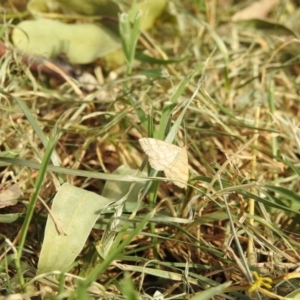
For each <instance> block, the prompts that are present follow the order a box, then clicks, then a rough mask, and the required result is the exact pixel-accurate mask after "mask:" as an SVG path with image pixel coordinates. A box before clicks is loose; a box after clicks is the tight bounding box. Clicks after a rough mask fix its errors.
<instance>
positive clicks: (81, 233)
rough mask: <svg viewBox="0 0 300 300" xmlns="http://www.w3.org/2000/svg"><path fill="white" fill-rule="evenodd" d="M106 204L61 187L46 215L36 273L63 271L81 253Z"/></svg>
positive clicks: (103, 201) (104, 200) (97, 197)
mask: <svg viewBox="0 0 300 300" xmlns="http://www.w3.org/2000/svg"><path fill="white" fill-rule="evenodd" d="M110 203H112V201H111V200H108V199H106V198H104V197H102V196H99V195H97V194H95V193H92V192H89V191H85V190H83V189H81V188H78V187H74V186H71V185H70V184H68V183H65V184H63V185H62V186H61V187H60V189H59V190H58V192H57V194H56V196H55V198H54V199H53V204H52V208H51V215H52V216H50V214H49V216H48V219H47V224H46V229H45V237H44V242H43V246H42V250H41V254H40V260H39V263H38V271H37V273H38V274H42V273H46V272H51V271H54V270H59V271H66V270H67V268H68V267H69V266H70V265H71V264H72V263H73V262H74V260H75V258H76V257H77V256H78V254H79V253H80V251H81V250H82V248H83V246H84V243H85V241H86V239H87V237H88V235H89V234H90V231H91V229H92V228H93V226H94V224H95V222H96V220H97V219H98V217H99V215H100V213H101V211H102V210H103V209H104V208H105V207H107V206H108V205H109V204H110ZM53 218H54V220H55V223H54V222H53ZM62 250H63V251H62Z"/></svg>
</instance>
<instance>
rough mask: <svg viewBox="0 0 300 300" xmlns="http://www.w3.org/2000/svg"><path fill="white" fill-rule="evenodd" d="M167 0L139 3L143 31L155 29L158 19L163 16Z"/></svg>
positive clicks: (148, 0)
mask: <svg viewBox="0 0 300 300" xmlns="http://www.w3.org/2000/svg"><path fill="white" fill-rule="evenodd" d="M166 4H167V0H146V1H139V3H138V4H137V9H138V10H140V11H141V14H142V15H141V30H144V31H146V30H149V29H150V28H152V27H153V25H154V22H155V21H156V19H157V18H158V17H159V16H160V15H161V14H162V12H163V11H164V9H165V7H166Z"/></svg>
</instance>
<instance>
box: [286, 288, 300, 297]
mask: <svg viewBox="0 0 300 300" xmlns="http://www.w3.org/2000/svg"><path fill="white" fill-rule="evenodd" d="M284 299H287V300H300V289H297V290H295V291H293V292H291V293H290V294H288V295H286V296H285V297H284Z"/></svg>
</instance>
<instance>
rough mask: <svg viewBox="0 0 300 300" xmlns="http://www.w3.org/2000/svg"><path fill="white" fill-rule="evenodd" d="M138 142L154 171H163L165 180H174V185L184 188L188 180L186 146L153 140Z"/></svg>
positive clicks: (146, 139)
mask: <svg viewBox="0 0 300 300" xmlns="http://www.w3.org/2000/svg"><path fill="white" fill-rule="evenodd" d="M139 142H140V144H141V146H142V148H143V150H144V152H145V153H146V154H147V155H148V157H149V163H150V165H151V167H152V168H153V169H154V170H156V171H164V173H165V175H166V177H167V178H169V179H172V180H174V181H173V183H174V184H175V185H177V186H179V187H181V188H186V183H187V181H188V179H189V164H188V156H187V147H186V146H184V147H178V146H175V145H173V144H170V143H166V142H164V141H161V140H157V139H153V138H141V139H139ZM178 180H179V181H181V182H179V181H178ZM184 182H185V183H184Z"/></svg>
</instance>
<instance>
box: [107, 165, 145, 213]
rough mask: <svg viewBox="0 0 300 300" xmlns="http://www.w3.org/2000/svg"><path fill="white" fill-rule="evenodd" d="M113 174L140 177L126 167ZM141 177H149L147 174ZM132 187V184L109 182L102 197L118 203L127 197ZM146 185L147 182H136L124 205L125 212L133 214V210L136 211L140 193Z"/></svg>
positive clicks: (121, 167)
mask: <svg viewBox="0 0 300 300" xmlns="http://www.w3.org/2000/svg"><path fill="white" fill-rule="evenodd" d="M113 174H117V175H124V176H127V175H130V176H138V174H137V170H133V169H129V168H127V167H125V166H120V167H119V168H117V169H116V170H115V171H114V172H113ZM141 176H143V177H147V173H146V172H142V173H141ZM131 185H132V183H131V182H125V181H123V182H122V181H111V180H107V181H106V183H105V186H104V188H103V191H102V196H103V197H105V198H107V199H110V200H114V201H118V200H120V199H122V198H123V197H124V196H126V194H127V193H128V192H129V189H130V187H131ZM145 185H146V182H145V181H144V182H143V181H142V182H136V183H135V184H134V186H133V187H132V190H131V191H130V192H129V193H128V195H127V196H126V200H125V203H124V206H125V208H124V211H127V212H132V211H133V210H135V209H136V205H137V201H138V195H139V192H140V190H141V189H142V188H144V187H145Z"/></svg>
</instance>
